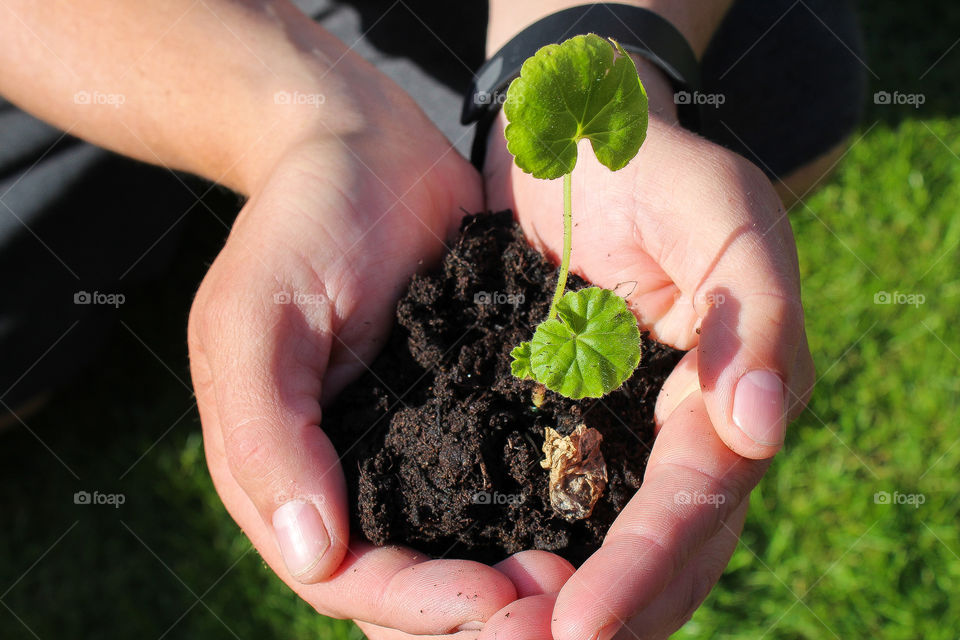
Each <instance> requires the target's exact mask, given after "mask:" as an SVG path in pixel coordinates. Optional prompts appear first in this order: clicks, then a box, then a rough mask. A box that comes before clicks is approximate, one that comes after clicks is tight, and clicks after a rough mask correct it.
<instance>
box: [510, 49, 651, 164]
mask: <svg viewBox="0 0 960 640" xmlns="http://www.w3.org/2000/svg"><path fill="white" fill-rule="evenodd" d="M614 46H616V49H614ZM504 113H505V114H506V116H507V120H508V121H509V124H508V125H507V128H506V137H507V149H508V150H509V151H510V153H512V154H513V156H514V158H515V159H516V162H517V166H518V167H520V168H521V169H523V170H524V171H525V172H527V173H531V174H533V176H534V177H535V178H544V179H548V180H552V179H554V178H559V177H560V176H562V175H564V174H566V173H570V172H571V171H573V167H574V166H575V165H576V164H577V142H578V141H580V140H582V139H584V138H587V139H589V140H590V143H591V144H592V145H593V151H594V153H596V154H597V159H598V160H600V162H601V163H602V164H603V165H604V166H606V167H607V168H609V169H610V170H611V171H616V170H618V169H622V168H623V167H625V166H626V165H627V163H628V162H630V160H632V159H633V157H634V156H635V155H637V151H639V150H640V145H641V144H643V140H644V138H645V137H646V135H647V93H646V91H645V90H644V88H643V84H642V83H641V82H640V78H639V77H638V76H637V67H636V65H634V63H633V60H632V59H631V58H630V56H629V55H627V53H626V52H625V51H624V50H623V48H622V47H621V46H620V45H619V44H617V43H615V42H614V43H613V44H612V45H611V43H610V42H609V41H607V40H604V39H603V38H601V37H600V36H597V35H594V34H588V35H584V36H575V37H573V38H571V39H569V40H567V41H565V42H563V43H561V44H551V45H547V46H545V47H543V48H542V49H540V50H539V51H537V53H536V54H535V55H534V56H533V57H531V58H527V60H526V62H524V63H523V67H522V68H521V69H520V77H518V78H516V79H515V80H514V81H513V82H512V83H511V84H510V88H509V89H508V90H507V99H506V101H505V103H504Z"/></svg>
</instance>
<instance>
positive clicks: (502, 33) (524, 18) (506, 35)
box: [487, 0, 733, 58]
mask: <svg viewBox="0 0 960 640" xmlns="http://www.w3.org/2000/svg"><path fill="white" fill-rule="evenodd" d="M617 3H618V4H627V5H632V6H635V7H640V8H643V9H649V10H650V11H653V12H654V13H656V14H658V15H659V16H660V17H662V18H665V19H666V20H668V21H669V22H670V23H672V24H673V26H674V27H676V28H677V30H678V31H680V33H681V34H683V36H684V38H686V39H687V42H689V43H690V46H691V48H692V49H693V51H694V53H695V54H696V55H697V57H698V58H699V57H701V56H702V55H703V52H704V51H705V50H706V48H707V45H708V44H709V43H710V38H711V37H712V36H713V33H714V31H716V29H717V27H719V26H720V22H721V21H722V20H723V17H724V16H725V15H726V13H727V11H728V10H729V8H730V6H731V5H732V4H733V0H617ZM582 4H587V2H586V1H585V0H524V1H523V2H516V0H490V19H489V24H488V27H487V57H490V56H492V55H493V54H494V53H496V52H497V50H499V49H500V47H502V46H503V45H504V44H505V43H506V42H507V41H508V40H510V38H512V37H513V36H514V35H516V34H517V33H518V32H519V31H520V30H521V29H522V28H524V27H525V26H527V25H529V24H531V23H533V22H536V21H537V20H539V19H541V18H543V17H545V16H548V15H550V14H552V13H556V12H557V11H561V10H563V9H567V8H570V7H574V6H578V5H582ZM570 35H571V36H572V35H575V34H574V33H571V34H570Z"/></svg>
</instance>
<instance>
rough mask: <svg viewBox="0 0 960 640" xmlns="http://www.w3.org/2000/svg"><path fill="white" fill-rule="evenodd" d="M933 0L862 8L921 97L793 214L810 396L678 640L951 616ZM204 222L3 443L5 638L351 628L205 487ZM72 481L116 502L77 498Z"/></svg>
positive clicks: (940, 124) (954, 24)
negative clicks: (189, 338) (190, 350)
mask: <svg viewBox="0 0 960 640" xmlns="http://www.w3.org/2000/svg"><path fill="white" fill-rule="evenodd" d="M929 4H930V5H931V6H928V7H927V11H926V14H925V15H921V14H920V9H919V6H920V5H904V4H903V3H902V2H899V1H895V0H884V1H881V0H876V1H873V2H864V3H862V5H863V6H862V11H863V22H864V27H865V32H866V34H867V43H868V49H869V52H870V55H869V57H868V58H867V59H866V64H868V65H869V67H870V69H872V72H873V73H875V74H876V77H873V76H871V77H872V83H873V87H872V89H871V92H870V97H871V98H872V95H873V92H874V91H888V92H893V91H900V92H902V93H922V94H924V96H925V100H926V101H925V103H924V104H923V105H922V106H921V107H920V108H918V109H914V108H913V107H911V106H909V105H875V104H873V101H872V100H871V101H870V102H871V103H870V105H869V106H868V108H867V112H866V115H865V119H864V122H863V126H862V127H861V129H860V131H859V132H858V133H857V134H856V136H855V137H854V143H853V146H852V147H851V149H850V151H849V153H848V154H847V156H846V157H845V158H844V159H843V161H842V162H841V163H840V164H839V165H838V168H837V172H836V173H835V174H834V175H833V177H832V178H831V179H830V180H829V181H828V182H827V183H826V184H825V185H824V187H823V189H822V190H820V191H819V192H818V193H816V194H815V195H813V196H811V197H809V198H807V199H806V200H805V205H799V206H798V207H796V208H795V209H794V210H793V212H792V213H791V220H792V222H793V225H794V230H795V233H796V236H797V241H798V244H799V248H800V261H801V269H802V274H803V282H804V299H805V307H806V312H807V326H808V331H809V336H810V342H811V345H810V346H811V349H812V350H813V353H814V357H815V360H816V363H817V370H818V376H819V383H818V387H817V391H816V394H815V396H814V399H813V401H812V403H811V405H810V408H809V410H808V411H807V412H806V413H805V414H804V415H803V416H802V417H801V419H800V420H799V421H798V422H797V423H796V424H795V425H794V426H793V428H792V429H791V431H790V434H789V437H788V441H787V444H786V450H785V452H784V454H783V455H781V456H779V457H778V458H777V461H776V462H775V463H774V465H773V467H772V468H771V470H770V472H769V473H768V475H767V477H766V478H765V479H764V480H763V482H762V483H761V485H760V487H759V488H758V489H757V490H756V491H755V493H754V495H753V501H752V504H751V509H750V515H749V519H748V522H747V526H746V528H745V531H744V535H743V541H742V543H741V545H740V547H739V548H738V550H737V552H736V554H735V555H734V557H733V560H732V562H731V564H730V567H729V568H728V570H727V572H726V574H725V575H724V577H723V579H722V580H721V582H720V584H719V586H718V587H717V588H716V589H715V590H714V592H713V594H712V595H711V596H710V598H709V600H708V601H707V603H706V604H705V605H704V606H703V607H702V608H701V609H700V611H698V613H697V614H696V615H695V616H694V618H693V620H692V621H691V622H690V623H689V624H688V625H687V627H685V628H684V630H682V631H681V632H680V633H679V634H678V635H679V637H682V638H708V637H710V638H714V637H716V638H736V639H744V640H746V639H751V640H756V639H757V638H784V639H786V638H810V639H820V638H832V637H837V638H844V639H846V638H860V637H863V638H867V637H871V638H872V637H879V638H892V639H896V638H921V637H922V638H927V639H937V638H944V639H946V638H956V634H957V629H958V628H960V600H958V599H957V598H956V597H951V596H953V595H954V594H956V593H960V535H958V531H960V527H958V521H960V518H958V516H960V498H958V494H960V479H958V478H960V476H958V474H957V471H956V470H957V468H958V465H960V443H958V437H960V433H958V430H957V425H958V418H957V408H958V407H957V403H958V401H957V399H958V397H960V338H958V337H957V331H956V322H957V319H958V309H960V279H958V275H957V274H958V269H957V259H958V244H960V208H958V203H960V157H958V154H960V111H958V109H957V106H956V103H955V97H956V94H955V93H954V94H953V95H951V93H950V91H951V88H952V87H954V86H955V82H956V78H958V77H960V45H958V46H956V47H955V48H954V49H952V50H950V46H951V45H952V44H954V43H955V40H956V39H957V38H960V8H954V5H951V4H949V3H946V2H940V3H929ZM798 9H799V10H802V7H798ZM945 52H946V55H943V54H944V53H945ZM941 56H943V57H942V59H940V60H939V62H938V58H940V57H941ZM931 66H932V69H931ZM928 69H929V71H928ZM923 74H926V75H923ZM922 75H923V78H922V79H921V76H922ZM209 199H210V200H211V201H212V206H213V207H214V209H216V210H222V209H229V208H230V205H231V203H230V202H229V199H228V198H225V197H224V196H223V195H222V194H218V193H217V192H214V193H213V194H211V196H209ZM191 218H192V219H191V220H190V221H189V224H190V233H188V234H187V235H189V236H190V237H191V238H193V239H192V240H191V241H189V242H188V243H187V245H186V246H185V247H184V250H183V253H182V256H181V260H180V262H179V265H178V267H177V268H176V269H175V271H174V272H173V273H172V274H171V275H170V276H169V277H168V279H167V280H166V281H165V282H163V283H157V284H154V285H150V286H145V287H142V288H140V289H138V290H136V291H131V292H129V293H128V294H127V299H128V302H127V304H126V305H124V307H123V309H122V310H121V313H120V320H121V321H122V324H120V325H118V327H117V330H116V332H115V334H114V338H113V341H112V344H111V347H110V349H109V352H108V353H107V354H106V357H105V359H104V361H103V362H102V363H101V364H100V365H99V367H98V368H97V369H96V370H94V371H91V372H90V374H89V375H88V376H87V377H86V379H85V380H83V381H82V382H81V383H79V384H77V385H76V386H74V387H72V388H71V389H68V390H65V391H64V392H62V393H60V394H58V395H57V396H56V397H55V398H54V400H53V402H52V403H51V404H50V406H49V407H48V408H47V409H45V410H44V411H43V412H42V413H40V414H39V415H37V416H35V417H33V418H31V419H29V420H28V423H29V425H30V427H31V429H32V430H33V431H34V432H35V433H36V434H38V435H39V436H40V437H41V438H42V439H43V441H44V442H45V443H46V444H45V445H44V444H41V443H40V442H39V441H38V440H37V439H35V438H34V437H33V436H32V435H30V434H29V433H27V432H26V431H25V430H23V429H17V430H14V431H12V432H10V433H6V434H3V435H0V514H2V516H0V518H2V520H0V522H2V525H0V637H2V638H5V639H6V638H10V639H11V640H13V639H19V638H25V639H26V638H33V637H35V636H36V637H39V638H41V639H44V640H46V639H47V638H56V637H63V636H66V637H70V638H85V639H87V638H111V639H113V638H132V637H137V638H159V637H161V636H163V637H167V638H211V639H213V638H233V637H239V638H275V637H276V638H323V639H333V640H337V639H346V638H359V637H361V636H360V634H359V632H358V631H357V629H356V628H355V627H354V626H353V625H352V624H350V623H346V622H340V621H332V620H328V619H326V618H323V617H321V616H318V615H316V614H315V613H314V612H313V611H312V610H311V609H310V607H309V606H307V605H306V604H304V603H302V602H300V601H299V600H298V599H297V598H296V597H295V596H293V594H292V593H291V592H290V591H289V590H288V589H287V588H286V587H285V586H284V585H283V584H282V583H281V582H280V581H279V580H278V579H277V578H275V577H274V576H273V575H272V573H271V572H270V570H269V569H267V568H266V567H265V565H264V564H263V562H262V560H261V559H260V558H259V556H258V555H257V554H256V552H255V551H253V550H252V549H251V546H250V544H249V542H248V541H247V540H246V538H245V537H244V536H243V535H242V533H241V532H240V531H239V530H238V529H237V527H236V526H235V525H234V524H233V522H232V521H231V520H230V518H229V516H228V515H227V514H226V512H225V511H224V509H223V507H222V505H221V504H220V501H219V499H218V498H217V495H216V493H215V492H214V489H213V486H212V483H211V482H210V479H209V476H208V474H207V471H206V468H205V465H204V460H203V447H202V442H201V438H200V428H199V423H198V418H197V414H196V410H195V407H194V404H193V398H192V394H191V391H190V389H189V377H188V373H187V359H186V345H185V338H184V335H185V325H186V312H187V309H188V307H189V300H190V293H191V292H192V290H193V288H194V287H195V286H196V283H197V282H198V281H199V278H200V277H201V275H202V273H203V269H204V264H205V263H208V262H209V260H210V259H211V257H212V256H213V255H214V253H215V251H216V247H217V246H218V244H219V243H220V242H222V240H223V238H224V236H225V229H224V228H223V227H222V226H221V224H220V223H219V222H218V221H216V220H215V219H213V217H212V216H209V215H206V213H205V212H204V210H202V209H199V208H198V210H197V211H196V213H195V215H193V216H191ZM200 238H205V239H204V240H200ZM888 301H889V303H888ZM47 447H49V449H48V448H47ZM78 491H89V492H92V491H99V492H100V493H108V494H109V493H117V494H123V496H124V499H125V502H124V504H122V505H120V506H119V507H116V508H114V507H111V506H107V505H100V506H93V505H77V504H75V501H74V494H75V493H76V492H78ZM921 500H922V504H917V503H919V502H920V501H921ZM33 634H35V636H34V635H33Z"/></svg>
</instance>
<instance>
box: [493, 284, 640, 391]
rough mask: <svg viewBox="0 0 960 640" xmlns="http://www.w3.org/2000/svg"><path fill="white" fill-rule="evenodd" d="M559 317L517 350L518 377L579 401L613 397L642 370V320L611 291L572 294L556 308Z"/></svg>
mask: <svg viewBox="0 0 960 640" xmlns="http://www.w3.org/2000/svg"><path fill="white" fill-rule="evenodd" d="M557 315H558V318H556V319H553V320H547V321H545V322H542V323H541V324H540V325H539V326H538V327H537V330H536V332H535V333H534V334H533V340H531V341H530V342H524V343H522V344H520V346H518V347H516V348H515V349H514V350H513V352H512V353H511V355H512V356H513V357H514V361H513V363H512V364H511V369H512V371H513V374H514V375H516V376H517V377H521V378H525V377H532V378H533V379H534V380H536V381H537V382H539V383H541V384H543V385H544V386H546V387H547V388H548V389H550V390H552V391H556V392H557V393H559V394H562V395H564V396H566V397H568V398H572V399H574V400H579V399H580V398H584V397H590V398H599V397H602V396H604V395H606V394H608V393H610V392H611V391H613V390H614V389H616V388H618V387H619V386H620V385H622V384H623V383H624V382H625V381H626V380H627V378H629V377H630V375H631V374H632V373H633V370H634V369H636V368H637V365H638V364H639V363H640V330H639V329H638V328H637V319H636V318H635V317H634V315H633V313H631V312H630V310H629V309H628V308H627V304H626V303H625V302H624V301H623V299H622V298H620V297H619V296H618V295H616V294H615V293H613V292H612V291H610V290H608V289H600V288H598V287H590V288H588V289H582V290H580V291H571V292H568V293H566V294H565V295H564V296H563V298H562V299H561V300H560V302H559V303H558V304H557ZM518 371H520V372H521V373H524V374H529V375H523V376H521V375H518Z"/></svg>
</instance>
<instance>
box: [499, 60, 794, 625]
mask: <svg viewBox="0 0 960 640" xmlns="http://www.w3.org/2000/svg"><path fill="white" fill-rule="evenodd" d="M641 74H642V77H643V78H644V82H645V84H646V87H647V90H648V94H649V96H650V104H651V119H650V126H649V130H648V134H647V140H646V142H645V143H644V145H643V147H642V148H641V150H640V153H639V154H638V155H637V157H636V158H635V159H634V160H633V161H632V162H631V163H630V164H629V165H628V166H627V167H626V168H624V169H622V170H620V171H618V172H615V173H612V172H610V171H609V170H607V169H606V168H604V167H603V166H602V165H600V163H599V162H598V161H597V160H596V158H595V157H594V155H593V153H592V151H591V149H590V147H589V144H588V143H587V142H586V141H584V142H581V144H580V149H579V159H578V161H577V167H576V169H575V171H574V174H573V220H574V230H573V253H572V259H571V270H572V271H573V272H574V273H578V274H579V275H582V276H583V277H585V278H586V279H587V280H589V281H591V282H593V283H595V284H597V285H600V286H605V287H608V288H614V289H616V291H617V292H619V293H620V294H621V295H623V296H624V297H625V298H626V300H627V302H628V304H629V305H630V307H631V309H632V310H633V311H634V313H635V314H636V315H637V317H638V319H639V321H640V324H641V326H642V327H643V328H645V329H647V330H649V331H650V332H651V335H652V337H653V338H655V339H657V340H660V341H661V342H665V343H667V344H670V345H672V346H674V347H677V348H680V349H685V350H687V349H692V351H691V352H690V353H689V354H687V356H685V358H684V360H683V361H682V363H681V364H680V365H679V366H678V367H677V369H676V370H675V371H674V372H673V374H672V375H671V376H670V378H669V379H668V380H667V382H666V383H665V385H664V389H663V391H662V392H661V395H660V399H659V405H658V408H657V420H658V426H659V433H658V436H657V439H656V442H655V445H654V448H653V451H652V453H651V456H650V461H649V463H648V467H647V470H646V474H645V477H644V482H643V485H642V486H641V488H640V489H639V491H638V492H637V494H636V495H635V496H634V498H633V499H632V500H631V501H630V503H629V504H628V505H627V507H626V508H625V509H624V511H623V512H622V513H621V514H620V516H619V517H618V519H617V521H616V522H615V523H614V525H613V526H612V527H611V529H610V531H609V532H608V534H607V536H606V539H605V540H604V543H603V546H602V547H601V549H600V550H598V551H597V552H596V553H595V554H594V555H593V556H592V557H591V558H590V559H588V560H587V562H586V563H585V564H584V565H582V566H581V567H580V569H579V570H578V571H577V572H576V573H575V574H574V575H573V576H572V577H571V579H570V580H569V581H568V582H567V583H566V584H565V585H564V587H563V588H562V590H561V591H560V592H559V594H558V595H557V596H556V602H555V604H554V606H553V607H548V606H545V605H544V600H543V598H542V597H541V598H539V599H538V600H536V601H535V602H534V603H532V604H531V610H530V611H528V612H527V613H526V614H525V615H518V614H515V615H512V616H510V618H505V617H502V616H500V615H496V616H494V617H493V618H492V619H491V620H492V623H491V625H489V626H488V628H487V629H485V631H484V634H483V636H484V637H486V636H487V635H488V634H496V635H497V637H498V638H504V637H524V638H539V637H543V638H550V637H553V638H556V639H557V640H568V639H569V640H577V639H580V638H593V637H597V634H598V633H599V634H600V636H599V637H600V638H610V637H613V635H614V634H616V633H617V632H618V631H619V630H621V629H623V628H624V627H625V625H626V626H629V628H630V630H632V631H633V632H635V633H636V634H637V635H638V637H641V638H646V637H665V636H666V635H668V634H669V633H671V632H672V631H674V630H675V629H676V628H678V627H679V626H680V625H681V624H682V622H683V621H685V620H686V619H687V618H688V617H689V616H690V615H691V614H692V612H693V611H694V610H695V609H696V607H697V606H698V605H699V604H700V602H701V601H702V600H703V598H705V597H706V595H707V593H708V592H709V590H710V588H711V587H712V585H713V584H714V583H715V582H716V580H717V579H719V576H720V574H721V573H722V571H723V568H724V566H725V565H726V562H727V560H728V559H729V556H730V554H731V553H732V551H733V549H734V547H735V545H736V541H737V538H738V535H739V530H740V527H741V525H742V522H743V518H744V513H745V509H746V504H747V499H748V496H749V494H750V491H751V489H752V488H753V487H754V486H755V484H756V483H757V482H758V481H759V479H760V478H761V476H762V474H763V472H764V471H765V469H766V467H767V466H768V462H769V461H768V459H769V458H770V457H772V456H773V455H774V454H775V453H776V452H777V451H778V450H779V449H780V447H781V446H782V444H783V440H784V434H785V429H786V425H787V422H788V421H789V420H790V419H792V418H793V417H795V416H796V415H797V414H798V413H799V412H800V410H802V408H803V406H804V405H805V403H806V401H807V399H808V397H809V394H810V392H811V390H812V383H813V364H812V360H811V357H810V354H809V351H808V347H807V340H806V335H805V332H804V324H803V309H802V306H801V302H800V282H799V273H798V267H797V257H796V249H795V244H794V240H793V236H792V232H791V229H790V225H789V222H788V220H787V218H786V215H785V212H784V210H783V206H782V204H781V202H780V200H779V198H778V196H777V194H776V192H775V190H774V188H773V186H772V185H771V183H770V181H769V180H768V179H767V178H766V177H765V176H764V175H763V173H762V172H761V171H760V170H759V169H757V168H756V167H754V166H753V165H752V164H750V163H749V162H747V161H746V160H744V159H743V158H742V157H740V156H737V155H736V154H734V153H732V152H729V151H727V150H725V149H722V148H720V147H718V146H716V145H713V144H711V143H710V142H708V141H706V140H704V139H702V138H700V137H698V136H696V135H694V134H692V133H690V132H689V131H686V130H684V129H682V128H680V127H679V126H678V125H677V124H676V109H675V107H674V106H673V100H672V92H671V89H670V88H669V86H668V85H667V84H666V82H665V81H664V80H663V78H662V77H661V76H659V74H657V73H656V72H653V71H651V70H649V69H647V70H646V71H644V70H642V71H641ZM502 125H503V123H502V118H501V124H500V129H499V130H496V129H495V131H494V132H493V133H491V140H490V142H489V146H488V157H487V161H486V166H485V168H484V175H485V188H486V192H487V202H488V206H489V207H490V208H493V209H500V208H511V209H513V210H514V211H515V212H516V215H517V217H518V219H519V221H520V224H521V225H522V227H523V229H524V231H525V233H526V234H527V237H528V238H529V239H530V241H531V242H532V243H533V244H534V245H535V246H536V247H538V248H540V249H541V250H543V251H544V252H545V253H547V254H548V255H552V256H557V255H559V253H560V249H561V247H562V223H561V220H562V202H563V196H562V185H561V181H559V180H555V181H542V180H535V179H533V178H531V177H530V176H528V175H525V174H523V173H522V172H521V171H520V170H519V169H518V168H517V167H516V166H515V165H514V164H513V162H512V159H511V157H510V156H509V154H508V153H507V151H506V148H505V144H504V143H503V140H502ZM641 366H642V363H641ZM510 607H512V608H518V607H519V608H521V609H522V608H523V605H522V604H520V603H513V604H511V605H510ZM537 612H539V613H537ZM532 620H538V621H539V622H537V623H532V622H531V621H532ZM516 634H520V635H516ZM551 634H552V635H551ZM624 636H625V637H633V635H632V634H630V633H629V632H627V631H624ZM489 637H491V638H492V637H493V635H489Z"/></svg>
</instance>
